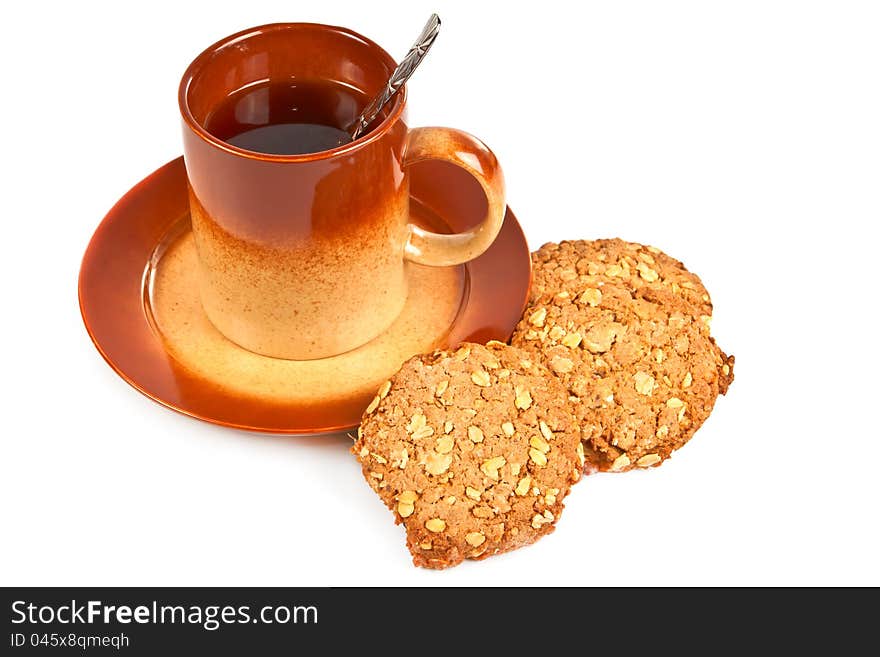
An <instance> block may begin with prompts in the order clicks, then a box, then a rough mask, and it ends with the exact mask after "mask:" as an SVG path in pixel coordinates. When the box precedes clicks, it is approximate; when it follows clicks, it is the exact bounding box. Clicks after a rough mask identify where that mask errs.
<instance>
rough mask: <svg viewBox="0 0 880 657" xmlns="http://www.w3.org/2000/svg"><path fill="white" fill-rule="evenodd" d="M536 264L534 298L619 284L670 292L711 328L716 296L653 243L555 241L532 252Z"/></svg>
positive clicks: (534, 267) (635, 288) (532, 293)
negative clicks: (608, 284) (649, 244)
mask: <svg viewBox="0 0 880 657" xmlns="http://www.w3.org/2000/svg"><path fill="white" fill-rule="evenodd" d="M532 265H533V269H534V281H533V283H532V290H531V302H532V303H535V302H536V301H537V300H538V299H539V298H541V297H542V296H544V295H546V294H556V293H558V292H562V291H568V292H571V293H576V292H580V291H581V290H583V289H586V288H588V287H593V288H595V287H598V286H599V285H600V284H607V283H615V284H617V285H619V286H621V287H623V288H625V289H627V290H630V291H631V292H636V291H638V290H642V289H650V290H665V291H667V292H669V297H668V298H669V299H670V300H674V301H675V302H676V303H678V302H681V304H682V309H683V310H684V311H685V312H690V313H691V314H693V315H694V316H695V317H697V318H698V319H702V321H703V322H704V323H705V324H706V326H707V330H708V324H709V320H710V319H711V318H712V301H711V299H710V298H709V292H708V291H706V288H705V287H703V283H702V281H700V278H699V276H697V275H696V274H693V273H691V272H689V271H688V270H687V269H685V266H684V265H683V264H681V262H679V261H678V260H676V259H674V258H671V257H670V256H668V255H666V254H665V253H663V252H662V251H661V250H660V249H658V248H656V247H653V246H644V245H642V244H636V243H633V242H624V241H623V240H621V239H616V238H615V239H603V240H574V241H564V242H560V243H559V244H555V243H552V242H551V243H549V244H545V245H544V246H542V247H541V248H540V249H538V250H537V251H535V252H534V253H533V254H532Z"/></svg>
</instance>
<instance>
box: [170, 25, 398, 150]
mask: <svg viewBox="0 0 880 657" xmlns="http://www.w3.org/2000/svg"><path fill="white" fill-rule="evenodd" d="M303 27H306V28H318V29H320V30H326V31H332V32H338V33H340V34H344V35H346V36H349V37H353V38H355V39H358V40H360V41H362V42H363V43H365V44H366V45H367V46H369V47H370V48H372V49H374V50H376V51H378V53H379V55H380V56H381V57H383V58H385V59H387V60H388V62H389V64H390V65H391V66H392V68H393V67H394V66H396V62H395V61H394V59H393V58H392V57H391V55H389V54H388V53H387V52H386V51H385V49H384V48H382V46H380V45H379V44H377V43H376V42H375V41H373V40H372V39H368V38H367V37H365V36H363V35H362V34H358V33H357V32H355V31H354V30H350V29H348V28H346V27H339V26H337V25H325V24H323V23H267V24H265V25H258V26H256V27H249V28H247V29H244V30H241V31H239V32H236V33H235V34H230V35H229V36H227V37H223V38H222V39H220V40H219V41H217V42H215V43H213V44H211V45H210V46H208V47H207V48H205V49H204V50H203V51H202V52H201V53H199V54H198V55H197V56H196V58H195V59H194V60H193V61H192V62H191V63H190V65H189V66H187V68H186V71H184V73H183V77H182V78H181V80H180V86H179V87H178V92H177V102H178V105H179V106H180V114H181V116H182V117H183V120H184V123H185V124H186V125H187V127H189V129H190V130H192V131H193V132H194V133H195V134H196V135H198V136H199V137H200V138H201V139H202V140H203V141H205V142H207V143H208V144H210V145H211V146H214V147H215V148H219V149H220V150H223V151H226V152H228V153H231V154H233V155H237V156H239V157H246V158H249V159H252V160H261V161H268V162H310V161H314V160H322V159H329V158H332V157H336V156H337V155H345V154H347V153H350V152H353V151H356V150H359V149H361V148H363V147H365V146H367V145H368V144H371V143H373V142H374V141H376V140H378V139H381V138H382V136H383V135H384V134H385V133H387V132H388V131H389V130H390V129H391V127H392V126H393V125H394V124H395V123H396V122H397V120H398V119H399V118H400V116H401V115H402V114H403V108H404V106H405V104H406V85H405V84H404V86H403V88H402V89H400V90H399V91H398V92H397V95H396V97H395V99H394V104H393V105H392V107H391V111H390V112H389V113H388V116H386V117H385V118H384V119H383V120H382V122H381V123H380V124H379V125H377V126H376V127H375V128H373V129H372V130H370V131H369V132H368V133H367V134H366V135H364V136H362V137H359V138H358V139H356V140H354V141H353V142H350V143H348V144H344V145H342V146H337V147H336V148H332V149H330V150H326V151H317V152H315V153H299V154H295V155H278V154H275V153H260V152H258V151H250V150H247V149H244V148H239V147H238V146H233V145H232V144H229V143H227V142H225V141H223V140H222V139H219V138H217V137H215V136H214V135H212V134H211V133H210V132H208V131H207V130H205V128H204V127H202V125H201V124H200V123H199V122H198V121H197V120H196V118H195V117H194V116H193V114H192V112H191V111H190V107H189V101H188V98H187V95H188V92H189V88H190V85H191V84H192V82H193V80H195V78H196V76H197V75H198V73H199V71H200V70H201V69H202V68H203V67H204V66H205V64H206V63H207V61H208V60H209V59H210V58H211V57H212V56H213V54H214V53H215V52H216V51H217V50H220V49H221V48H224V47H226V46H229V45H231V44H233V43H235V42H238V41H244V40H246V39H249V38H251V37H254V36H257V35H259V34H265V33H266V32H273V31H279V30H288V29H296V28H303Z"/></svg>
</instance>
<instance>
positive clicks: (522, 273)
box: [79, 158, 531, 434]
mask: <svg viewBox="0 0 880 657" xmlns="http://www.w3.org/2000/svg"><path fill="white" fill-rule="evenodd" d="M410 206H411V215H412V220H413V221H414V222H415V223H418V224H421V225H422V226H424V227H426V228H431V229H432V230H436V231H440V232H449V231H454V232H458V231H461V230H464V229H466V228H468V227H469V226H470V225H472V224H475V223H476V222H477V221H479V220H480V219H481V218H482V217H483V215H484V213H485V211H486V201H485V198H484V197H483V196H482V193H481V191H480V189H479V187H478V186H477V185H476V183H475V182H474V181H473V180H471V179H470V178H469V177H468V176H467V174H464V173H462V172H461V171H460V170H458V169H456V168H455V167H451V166H449V165H448V164H445V163H442V162H424V163H420V164H418V165H415V166H414V167H413V170H412V176H411V201H410ZM195 265H196V252H195V247H194V243H193V238H192V233H191V231H190V226H189V212H188V207H187V195H186V171H185V169H184V165H183V158H178V159H176V160H174V161H172V162H169V163H168V164H166V165H165V166H163V167H162V168H161V169H159V170H157V171H155V172H154V173H153V174H151V175H150V176H148V177H147V178H145V179H144V180H143V181H141V182H140V183H138V184H137V185H136V186H135V187H134V188H133V189H131V190H130V191H129V192H128V193H127V194H126V195H125V196H124V197H123V198H122V199H121V200H120V201H119V202H118V203H117V204H116V205H115V206H114V207H113V209H112V210H110V212H109V214H108V215H107V216H106V217H105V218H104V220H103V222H101V225H100V226H99V227H98V229H97V230H96V231H95V235H94V236H93V237H92V240H91V242H90V244H89V246H88V249H87V250H86V254H85V257H84V258H83V263H82V269H81V270H80V277H79V302H80V309H81V311H82V315H83V320H84V322H85V325H86V328H87V329H88V332H89V335H90V336H91V338H92V341H93V342H94V343H95V346H96V347H97V348H98V351H100V352H101V355H102V356H103V357H104V358H105V359H106V361H107V362H108V363H109V364H110V366H111V367H112V368H113V369H114V370H116V372H117V373H118V374H119V375H120V376H121V377H122V378H123V379H125V380H126V381H127V382H128V383H130V384H131V385H132V386H134V387H135V388H136V389H137V390H139V391H140V392H142V393H144V394H145V395H147V396H148V397H150V398H152V399H154V400H156V401H157V402H159V403H160V404H164V405H165V406H168V407H169V408H172V409H174V410H176V411H180V412H181V413H185V414H187V415H190V416H192V417H196V418H199V419H202V420H206V421H208V422H213V423H216V424H221V425H224V426H230V427H236V428H241V429H248V430H252V431H262V432H270V433H304V434H315V433H325V432H334V431H342V430H347V429H351V428H354V427H356V426H357V425H358V423H359V421H360V417H361V414H362V412H363V409H364V408H365V407H366V406H367V404H368V403H369V402H370V400H371V399H372V397H373V395H374V394H375V391H376V389H377V388H378V387H379V385H380V384H381V383H382V382H383V381H384V380H385V379H387V378H388V377H389V376H390V375H391V374H393V373H394V372H395V371H396V370H397V369H398V368H399V367H400V365H401V364H402V363H403V361H405V360H406V359H407V358H409V357H410V356H412V355H414V354H417V353H422V352H425V351H431V350H432V349H435V348H442V347H447V346H452V345H454V344H457V343H458V342H461V341H463V340H472V341H480V342H485V341H488V340H492V339H495V340H506V339H507V338H508V337H509V335H510V333H511V332H512V331H513V327H514V325H515V324H516V322H517V321H518V320H519V318H520V316H521V314H522V311H523V308H524V306H525V302H526V297H527V296H528V289H529V284H530V277H531V263H530V258H529V248H528V245H527V243H526V240H525V237H524V235H523V233H522V229H521V228H520V226H519V224H518V223H517V220H516V217H514V215H513V213H512V212H511V211H510V209H509V208H508V210H507V215H506V216H505V219H504V226H503V228H502V229H501V232H500V234H499V235H498V238H497V239H496V240H495V243H494V244H493V245H492V246H491V247H490V248H489V250H488V251H486V252H485V253H484V254H483V255H482V256H480V257H479V258H477V259H476V260H473V261H471V262H469V263H467V264H466V265H462V266H458V267H442V268H438V267H424V266H419V265H411V264H410V265H407V266H408V272H407V273H408V277H409V296H408V298H407V302H406V306H405V308H404V310H403V312H402V313H401V315H400V316H399V317H398V319H397V320H396V321H395V323H394V324H393V325H392V326H391V327H390V328H389V329H388V330H387V331H386V332H385V333H384V334H383V335H381V336H379V337H378V338H376V339H375V340H373V341H372V342H370V343H368V344H366V345H364V346H362V347H360V348H358V349H355V350H354V351H351V352H348V353H346V354H343V355H340V356H334V357H332V358H325V359H321V360H312V361H290V360H282V359H276V358H269V357H266V356H260V355H258V354H255V353H252V352H250V351H247V350H245V349H242V348H241V347H239V346H237V345H236V344H234V343H232V342H230V341H229V340H227V339H226V338H224V337H223V336H222V335H221V334H220V333H219V332H218V331H217V329H215V328H214V326H213V325H212V324H211V323H210V321H209V320H208V318H207V317H206V315H205V314H204V311H203V310H202V307H201V304H200V302H199V296H198V282H197V280H196V267H195ZM369 311H370V304H369V299H365V300H364V312H369ZM327 330H328V331H329V330H333V327H327Z"/></svg>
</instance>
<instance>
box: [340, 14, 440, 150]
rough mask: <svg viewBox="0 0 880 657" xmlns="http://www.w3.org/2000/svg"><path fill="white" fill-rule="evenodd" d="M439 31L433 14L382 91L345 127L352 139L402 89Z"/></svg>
mask: <svg viewBox="0 0 880 657" xmlns="http://www.w3.org/2000/svg"><path fill="white" fill-rule="evenodd" d="M439 32H440V17H439V16H438V15H437V14H431V18H429V19H428V22H427V23H425V27H424V29H423V30H422V33H421V34H419V38H418V39H416V42H415V43H414V44H413V47H412V48H410V49H409V52H408V53H406V57H404V58H403V60H402V61H401V62H400V64H399V65H398V66H397V68H396V69H394V72H393V73H392V74H391V77H390V78H389V79H388V82H387V83H386V84H385V86H384V87H382V91H380V92H379V94H378V95H377V96H376V97H375V98H373V100H371V101H370V103H369V104H368V105H367V107H366V109H365V110H364V111H363V112H361V114H360V116H358V117H357V118H356V119H355V120H354V121H352V122H351V123H350V124H348V126H346V127H345V132H347V133H348V134H350V135H351V139H352V141H354V140H355V139H357V138H358V137H360V136H361V135H362V134H364V132H365V131H366V129H367V128H369V127H370V125H371V124H372V123H373V121H375V119H376V117H377V116H378V115H379V112H381V111H382V108H383V107H385V104H386V103H387V102H388V101H389V100H391V99H392V98H393V97H394V94H396V93H397V92H398V91H400V88H401V87H402V86H403V84H404V82H406V81H407V80H409V78H410V76H411V75H412V74H413V72H414V71H415V70H416V68H417V67H418V65H419V64H421V62H422V59H424V57H425V55H427V54H428V50H430V49H431V45H432V44H433V43H434V39H436V38H437V34H439Z"/></svg>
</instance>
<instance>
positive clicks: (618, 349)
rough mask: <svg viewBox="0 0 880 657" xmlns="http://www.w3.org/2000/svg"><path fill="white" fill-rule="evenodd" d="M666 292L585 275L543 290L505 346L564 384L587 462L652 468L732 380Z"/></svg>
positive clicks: (729, 363) (697, 322) (729, 361)
mask: <svg viewBox="0 0 880 657" xmlns="http://www.w3.org/2000/svg"><path fill="white" fill-rule="evenodd" d="M691 310H693V307H692V306H690V305H689V304H682V303H681V300H680V298H679V297H677V296H676V295H675V293H674V292H672V290H667V289H663V288H660V287H651V286H640V287H636V288H633V287H632V286H629V285H625V284H620V283H618V282H617V281H614V282H611V281H606V280H601V279H600V280H590V281H589V282H588V283H585V284H584V286H583V287H580V288H575V287H573V286H569V287H567V289H563V290H560V291H558V292H557V293H555V294H552V293H545V294H544V295H543V296H541V297H539V298H538V299H536V300H535V301H534V302H533V303H532V305H531V306H530V307H529V309H528V310H526V313H525V316H524V317H523V319H522V320H521V321H520V323H519V324H518V325H517V328H516V329H515V331H514V335H513V338H512V340H511V343H512V344H513V345H515V346H518V347H521V348H523V349H525V350H526V351H528V352H529V353H532V354H533V355H535V358H536V359H543V360H544V361H545V362H546V363H547V366H548V367H549V368H550V369H551V370H552V371H553V372H554V373H555V374H557V375H558V376H559V377H560V378H561V380H562V381H563V382H564V383H565V385H566V387H567V389H568V392H569V394H570V395H571V401H572V403H573V405H574V408H575V409H576V415H577V416H578V418H579V423H580V426H581V438H582V440H583V442H584V447H585V454H586V459H587V463H588V467H590V466H592V467H595V468H597V469H599V470H608V471H623V470H628V469H631V468H634V467H651V466H655V465H658V464H660V463H661V462H662V461H663V460H664V459H666V458H668V457H669V455H670V454H671V453H672V451H673V450H675V449H678V448H679V447H681V446H682V445H684V444H685V443H686V442H687V441H688V440H689V439H690V438H691V436H693V434H694V432H696V430H697V429H698V428H699V427H700V425H701V424H702V423H703V422H704V421H705V420H706V418H707V417H708V416H709V413H710V412H711V411H712V407H713V405H714V403H715V399H716V398H717V396H718V395H719V394H724V393H725V392H726V391H727V387H728V385H729V384H730V382H731V381H732V380H733V360H734V359H733V357H732V356H731V357H728V356H726V355H725V354H724V353H723V352H722V351H721V350H720V349H719V348H718V345H717V344H715V341H714V340H713V339H712V338H711V337H709V334H708V330H707V326H706V323H705V321H704V320H703V319H702V318H698V317H694V315H693V313H692V312H690V311H691Z"/></svg>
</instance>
